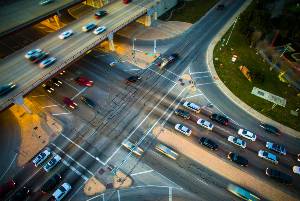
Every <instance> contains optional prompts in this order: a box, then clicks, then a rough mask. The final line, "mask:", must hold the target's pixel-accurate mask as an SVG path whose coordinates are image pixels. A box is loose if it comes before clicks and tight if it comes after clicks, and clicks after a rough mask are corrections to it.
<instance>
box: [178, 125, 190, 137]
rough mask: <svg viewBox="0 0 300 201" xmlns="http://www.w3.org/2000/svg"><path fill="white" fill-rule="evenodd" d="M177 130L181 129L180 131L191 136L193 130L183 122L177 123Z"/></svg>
mask: <svg viewBox="0 0 300 201" xmlns="http://www.w3.org/2000/svg"><path fill="white" fill-rule="evenodd" d="M175 130H177V131H179V132H180V133H182V134H184V135H186V136H190V135H191V134H192V130H191V129H189V128H188V127H186V126H184V125H182V124H176V125H175Z"/></svg>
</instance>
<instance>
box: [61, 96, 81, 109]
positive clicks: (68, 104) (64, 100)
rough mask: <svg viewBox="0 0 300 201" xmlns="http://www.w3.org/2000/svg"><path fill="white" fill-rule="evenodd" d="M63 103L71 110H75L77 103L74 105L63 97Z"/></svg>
mask: <svg viewBox="0 0 300 201" xmlns="http://www.w3.org/2000/svg"><path fill="white" fill-rule="evenodd" d="M63 102H64V103H65V104H66V105H67V106H68V107H69V108H71V109H75V108H77V106H78V105H77V103H75V102H74V101H73V100H71V99H70V98H68V97H64V99H63Z"/></svg>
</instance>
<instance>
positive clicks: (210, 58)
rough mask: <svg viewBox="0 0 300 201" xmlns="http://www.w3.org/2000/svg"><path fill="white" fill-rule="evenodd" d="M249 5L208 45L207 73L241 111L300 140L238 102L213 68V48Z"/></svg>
mask: <svg viewBox="0 0 300 201" xmlns="http://www.w3.org/2000/svg"><path fill="white" fill-rule="evenodd" d="M250 3H251V1H248V2H247V3H245V4H244V5H243V7H241V8H240V11H239V12H237V13H236V14H235V15H234V16H233V17H232V18H231V19H230V20H229V21H228V22H227V24H226V25H225V26H224V27H223V28H222V30H221V31H220V32H219V33H218V34H217V35H216V36H215V38H214V39H213V40H212V42H211V43H210V45H209V47H208V51H207V60H208V68H209V71H210V72H211V75H212V77H213V78H214V79H215V82H216V85H217V86H218V87H219V88H220V90H221V91H222V92H223V93H224V94H225V95H226V96H227V97H228V98H230V99H231V101H232V102H234V103H235V104H236V105H237V106H239V107H240V108H241V109H243V110H244V111H246V112H247V113H248V114H250V115H251V116H253V117H254V118H255V119H258V120H259V121H262V122H265V123H268V124H272V125H274V126H276V127H278V128H279V129H280V130H281V131H282V132H284V133H286V134H288V135H291V136H293V137H297V138H300V132H298V131H296V130H294V129H292V128H289V127H287V126H284V125H282V124H280V123H278V122H276V121H274V120H272V119H270V118H269V117H266V116H264V115H262V114H260V113H259V112H257V111H256V110H254V109H253V108H251V107H250V106H248V105H247V104H246V103H244V102H243V101H242V100H240V99H239V98H238V97H236V96H235V95H234V94H233V93H232V92H231V91H230V90H229V89H228V88H227V87H226V86H225V84H224V83H223V82H222V81H221V80H220V78H219V76H218V74H217V72H216V70H215V67H214V62H213V51H214V48H215V46H216V44H217V43H218V42H219V41H220V39H221V38H222V36H223V35H224V34H225V33H226V32H227V30H228V29H229V28H230V27H231V25H232V24H233V22H234V20H235V18H236V17H237V16H238V15H239V14H240V13H241V12H242V11H243V10H245V9H246V8H247V6H248V5H249V4H250Z"/></svg>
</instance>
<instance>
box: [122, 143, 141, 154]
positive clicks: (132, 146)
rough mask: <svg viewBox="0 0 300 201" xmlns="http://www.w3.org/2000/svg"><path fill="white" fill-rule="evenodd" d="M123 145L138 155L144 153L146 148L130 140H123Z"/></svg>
mask: <svg viewBox="0 0 300 201" xmlns="http://www.w3.org/2000/svg"><path fill="white" fill-rule="evenodd" d="M122 145H123V146H124V147H125V148H126V149H128V150H130V152H132V153H134V154H136V155H137V156H141V155H142V154H143V153H144V150H143V149H142V148H141V147H139V146H138V144H137V143H132V142H130V141H129V140H125V141H123V142H122Z"/></svg>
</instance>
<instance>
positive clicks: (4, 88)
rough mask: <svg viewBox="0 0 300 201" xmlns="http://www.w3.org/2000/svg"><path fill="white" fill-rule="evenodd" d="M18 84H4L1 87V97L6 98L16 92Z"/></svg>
mask: <svg viewBox="0 0 300 201" xmlns="http://www.w3.org/2000/svg"><path fill="white" fill-rule="evenodd" d="M16 86H17V85H16V84H15V83H13V82H10V83H8V84H4V85H2V86H1V87H0V96H4V95H6V94H8V93H9V92H11V91H12V90H14V89H15V88H16Z"/></svg>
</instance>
